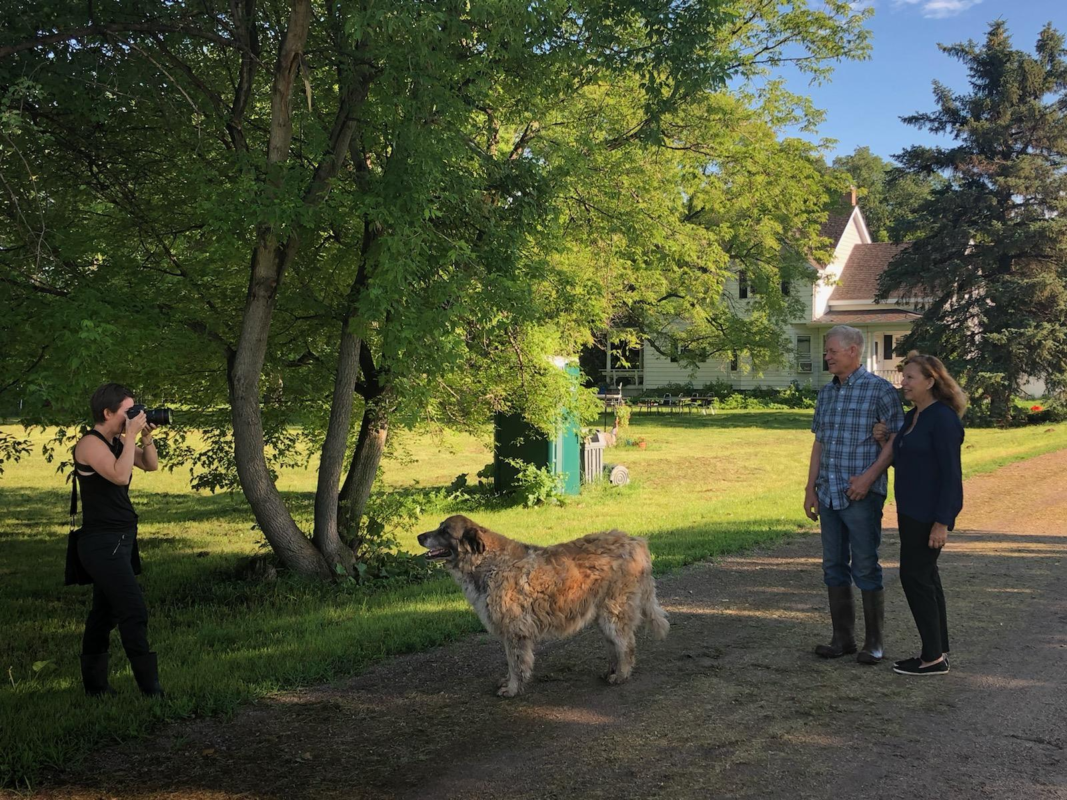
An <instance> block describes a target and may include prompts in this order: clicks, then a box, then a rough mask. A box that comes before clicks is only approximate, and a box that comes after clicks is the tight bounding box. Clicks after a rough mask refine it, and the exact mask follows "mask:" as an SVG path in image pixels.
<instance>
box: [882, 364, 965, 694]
mask: <svg viewBox="0 0 1067 800" xmlns="http://www.w3.org/2000/svg"><path fill="white" fill-rule="evenodd" d="M901 386H902V388H903V391H904V398H905V399H906V400H910V401H911V402H912V403H913V404H914V408H912V409H911V410H910V411H909V412H908V413H907V414H906V415H905V417H904V427H903V428H901V429H900V433H899V434H897V436H896V438H895V439H894V440H893V466H894V469H895V476H896V482H895V493H896V502H897V524H898V527H899V529H900V583H901V586H902V587H903V588H904V594H905V596H906V597H907V598H908V605H909V606H910V608H911V613H912V616H913V617H914V618H915V625H916V627H918V629H919V636H920V637H921V638H922V653H921V654H920V655H919V656H917V657H915V658H908V659H904V660H903V661H898V662H896V663H895V664H894V665H893V671H894V672H897V673H900V674H901V675H943V674H944V673H946V672H948V660H947V658H946V655H947V654H948V650H949V647H948V621H947V616H946V613H945V592H944V591H943V590H942V588H941V575H940V574H939V573H938V570H937V558H938V556H939V555H940V554H941V548H942V547H944V546H945V542H946V540H947V539H948V532H949V531H950V530H952V529H953V528H954V527H955V524H956V516H957V515H958V514H959V513H960V510H961V509H962V508H963V473H962V470H961V468H960V448H961V447H962V445H963V424H962V423H961V422H960V417H961V416H962V415H963V411H964V409H965V408H966V407H967V398H966V395H964V393H963V390H962V389H960V387H959V384H957V383H956V381H954V380H953V379H952V376H951V375H949V374H948V371H947V370H946V369H945V365H944V364H942V363H941V361H940V359H938V358H936V357H934V356H924V355H920V354H919V353H916V352H911V353H909V354H908V357H907V358H906V359H905V361H904V374H903V379H902V381H901Z"/></svg>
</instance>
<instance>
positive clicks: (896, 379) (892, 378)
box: [874, 369, 901, 389]
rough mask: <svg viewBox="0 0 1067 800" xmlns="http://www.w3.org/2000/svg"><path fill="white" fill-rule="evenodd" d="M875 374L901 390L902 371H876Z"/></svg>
mask: <svg viewBox="0 0 1067 800" xmlns="http://www.w3.org/2000/svg"><path fill="white" fill-rule="evenodd" d="M874 374H875V375H877V376H878V377H879V378H885V379H886V380H887V381H889V382H890V383H891V384H893V385H894V386H896V387H897V388H898V389H899V388H900V376H901V373H900V370H899V369H876V370H875V371H874Z"/></svg>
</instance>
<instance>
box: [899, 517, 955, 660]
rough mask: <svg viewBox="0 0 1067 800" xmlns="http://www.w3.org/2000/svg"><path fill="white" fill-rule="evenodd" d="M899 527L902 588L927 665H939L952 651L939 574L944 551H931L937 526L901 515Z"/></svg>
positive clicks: (943, 593)
mask: <svg viewBox="0 0 1067 800" xmlns="http://www.w3.org/2000/svg"><path fill="white" fill-rule="evenodd" d="M897 526H898V527H899V528H900V585H901V586H902V587H903V589H904V596H905V597H907V598H908V606H909V607H910V608H911V615H912V616H913V617H914V618H915V626H916V627H917V628H918V629H919V636H920V637H921V638H922V643H923V650H922V658H923V661H936V660H937V659H939V658H941V654H942V653H947V652H948V649H949V648H948V615H947V614H946V613H945V592H944V590H943V589H942V588H941V574H940V573H939V572H938V570H937V557H938V556H939V555H941V549H940V548H938V549H937V550H932V549H931V548H930V531H931V530H932V529H933V527H934V524H933V523H932V522H919V521H918V520H916V519H912V518H911V517H909V516H906V515H904V514H898V515H897Z"/></svg>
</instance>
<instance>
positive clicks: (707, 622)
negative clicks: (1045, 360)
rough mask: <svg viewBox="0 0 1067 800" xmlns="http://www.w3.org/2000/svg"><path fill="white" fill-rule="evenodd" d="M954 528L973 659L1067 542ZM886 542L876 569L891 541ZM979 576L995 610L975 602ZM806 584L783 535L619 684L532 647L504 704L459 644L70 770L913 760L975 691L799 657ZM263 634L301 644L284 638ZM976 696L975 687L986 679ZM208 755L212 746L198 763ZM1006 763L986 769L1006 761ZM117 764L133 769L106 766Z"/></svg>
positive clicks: (811, 624) (303, 777)
mask: <svg viewBox="0 0 1067 800" xmlns="http://www.w3.org/2000/svg"><path fill="white" fill-rule="evenodd" d="M761 524H763V523H761V522H759V521H752V523H751V526H750V527H751V528H752V529H753V530H755V529H758V528H759V527H760V525H761ZM727 533H728V531H726V530H725V529H724V526H714V527H712V528H709V527H708V526H694V527H692V528H689V529H685V530H681V531H678V530H673V531H669V532H668V531H663V532H661V533H656V534H653V535H652V537H651V540H652V542H653V547H654V549H657V550H658V552H659V553H660V554H661V555H662V557H664V558H667V557H669V556H670V548H669V547H668V542H667V541H666V537H667V536H668V535H678V536H680V537H681V538H682V539H683V540H685V541H693V542H704V543H705V545H707V544H708V537H712V540H713V541H717V540H718V539H716V537H720V538H721V537H724V536H726V534H727ZM957 539H958V541H959V545H960V549H959V551H958V552H957V553H946V556H947V558H945V559H944V561H945V562H946V577H947V578H951V579H952V581H953V582H952V583H951V584H947V585H946V588H947V589H948V590H949V592H950V599H951V602H952V610H953V611H957V610H958V611H959V612H961V613H959V615H958V617H957V619H958V620H959V622H958V623H957V627H958V628H959V634H958V638H957V642H958V643H959V645H960V648H959V649H960V650H961V651H962V652H964V654H965V655H964V659H966V658H968V657H969V658H970V659H972V662H973V660H975V659H977V658H978V655H979V651H980V650H981V649H982V648H986V649H987V650H989V651H995V650H996V647H997V646H998V642H999V641H1000V640H1002V639H1006V640H1010V639H1011V638H1012V637H1013V636H1015V633H1014V632H1013V625H1012V622H1013V620H1018V619H1021V617H1020V616H1019V615H1020V614H1030V613H1038V612H1040V611H1041V609H1039V608H1037V607H1036V606H1035V605H1034V601H1032V600H1030V592H1031V591H1032V590H1033V587H1034V580H1033V576H1034V575H1035V572H1036V573H1040V574H1043V575H1048V574H1051V572H1052V571H1053V570H1054V569H1055V564H1056V563H1057V561H1058V560H1060V559H1061V558H1062V557H1063V555H1065V554H1067V539H1065V538H1064V537H1049V536H1037V535H1035V536H1025V535H1024V536H1014V535H1012V536H1004V535H1002V534H995V533H980V534H972V533H960V534H958V535H957ZM1020 545H1025V547H1020ZM885 547H886V551H887V552H886V554H885V555H886V560H887V562H888V561H892V559H893V557H894V556H895V537H887V541H886V545H885ZM991 581H992V582H993V584H991V583H990V582H991ZM990 585H995V586H996V587H997V588H998V590H999V591H1000V592H1001V593H1002V594H1003V595H1004V597H1005V598H1006V600H1005V602H1004V603H1003V604H999V605H991V604H990V603H989V602H988V591H987V590H988V588H989V587H990ZM822 588H823V587H822V584H821V572H820V568H819V558H818V545H817V542H815V541H813V537H809V538H797V539H793V540H792V541H791V542H789V543H788V544H786V545H784V546H783V547H781V548H779V549H774V550H764V549H761V550H759V551H756V552H749V553H744V554H741V555H737V556H735V557H733V558H730V559H729V560H727V561H724V562H722V563H720V564H717V565H714V566H701V567H696V568H694V569H692V570H688V571H685V572H682V573H679V574H677V575H675V576H672V577H670V578H666V579H663V580H661V581H660V589H659V594H660V599H661V602H662V603H663V605H664V606H665V607H666V608H667V611H668V613H669V615H670V617H671V622H672V630H671V633H670V635H669V636H668V638H667V639H666V640H665V641H664V642H651V641H650V640H649V639H648V638H647V637H646V636H644V635H642V636H641V637H640V638H639V641H638V668H637V671H636V673H635V676H634V680H633V681H632V682H631V683H630V684H628V685H626V686H623V687H615V688H613V687H608V686H606V685H605V684H604V683H603V682H602V681H601V680H600V679H599V678H598V677H597V675H598V673H599V672H601V671H602V670H603V668H604V663H605V656H604V648H603V645H602V643H601V641H600V636H599V634H598V633H597V632H596V631H591V632H589V633H586V634H582V635H580V636H578V637H576V638H575V639H573V640H570V641H568V642H562V643H555V644H549V645H545V646H543V647H541V648H540V649H539V652H538V663H537V666H536V668H535V680H534V682H533V683H532V685H531V686H530V687H529V689H528V691H527V693H526V694H525V695H523V696H522V697H520V698H517V699H515V700H512V701H501V700H499V699H497V698H496V697H494V696H493V690H494V688H495V678H496V677H497V676H498V675H499V674H500V673H502V672H503V670H504V658H503V654H502V649H501V647H500V645H499V644H498V643H497V642H495V641H492V640H489V639H487V638H486V637H468V638H465V639H464V640H463V641H462V642H459V643H457V644H456V645H454V646H451V647H449V648H447V649H438V650H433V651H429V652H423V653H418V654H415V655H411V656H408V657H405V658H400V659H393V660H390V661H388V662H387V663H385V664H381V665H379V666H376V667H373V668H371V669H370V670H368V671H367V672H366V673H365V674H363V675H362V676H360V677H358V678H355V679H352V680H350V681H347V682H345V683H344V684H341V685H337V686H332V687H320V688H317V689H313V690H309V691H304V692H300V693H295V694H288V695H283V696H281V697H278V698H275V699H271V700H266V701H264V702H261V703H259V704H257V705H256V706H255V707H254V708H250V709H248V710H246V711H244V712H242V713H241V714H239V715H237V717H236V718H235V719H234V720H233V721H232V722H226V721H220V720H214V721H212V720H206V721H200V722H195V723H191V724H185V725H182V726H180V727H179V728H176V729H171V730H169V731H168V732H167V733H165V734H164V735H163V736H162V737H159V738H156V739H153V740H151V741H149V742H146V743H143V744H128V745H124V746H123V747H122V748H117V749H114V750H111V751H109V752H107V753H104V754H101V755H100V756H99V757H98V758H96V759H94V761H95V763H96V764H97V765H98V768H97V769H96V770H94V772H93V773H92V774H82V775H71V776H68V777H67V779H66V780H67V781H69V782H71V783H72V785H73V786H74V787H76V794H75V796H77V797H80V796H86V797H88V796H92V792H96V791H98V790H99V789H100V788H106V789H108V790H109V791H111V792H113V793H121V791H122V790H123V789H124V788H134V789H136V791H137V792H138V793H150V792H151V791H153V790H159V791H172V792H173V791H175V790H178V791H183V792H185V793H186V794H187V795H188V796H191V795H195V794H196V793H199V792H204V793H211V796H213V797H218V796H223V797H226V796H231V795H239V794H240V795H245V794H247V793H254V794H255V795H256V796H261V797H279V798H280V797H286V798H305V797H307V798H311V797H317V798H318V797H342V796H344V797H353V796H355V797H412V798H414V797H419V798H435V797H442V798H443V797H460V796H462V797H471V798H474V797H490V796H509V797H516V798H533V797H545V796H557V795H558V796H567V797H581V796H601V795H602V794H603V789H604V787H612V792H613V793H614V796H632V797H642V796H653V795H657V794H658V795H661V796H677V797H690V796H694V797H695V796H743V797H749V796H752V797H755V796H761V797H775V798H778V797H794V796H821V795H818V794H817V792H818V790H819V789H820V788H822V789H823V791H825V784H824V781H825V775H826V770H827V769H828V768H832V767H833V766H834V765H835V764H838V763H840V762H841V760H842V759H844V760H846V761H847V763H848V764H849V765H851V766H853V767H856V769H858V770H859V769H860V766H862V765H858V764H857V763H856V760H857V759H861V760H862V759H864V758H868V757H869V758H871V759H873V760H874V762H873V763H874V765H875V766H876V765H877V763H879V762H883V761H884V760H885V759H888V761H885V763H898V761H897V759H900V758H904V759H905V760H907V759H908V758H910V757H913V756H914V754H915V752H916V748H918V750H920V751H921V750H922V749H923V748H925V747H927V746H928V745H927V743H925V742H919V743H917V744H916V743H915V741H913V739H914V737H911V738H909V737H908V736H906V735H904V734H905V733H906V732H907V731H908V730H910V729H911V727H910V726H912V725H913V724H916V723H917V722H921V721H922V720H923V719H929V720H932V721H933V722H934V723H936V722H937V720H938V715H942V714H946V713H951V712H952V709H953V708H954V707H957V706H959V707H963V706H965V705H966V704H965V703H962V704H961V703H960V702H959V701H960V700H961V698H968V697H969V698H970V699H971V700H975V699H976V697H972V695H974V694H975V693H976V692H978V691H979V689H974V690H973V691H972V689H971V687H970V684H968V683H966V682H962V683H961V682H955V683H952V682H950V683H940V684H936V685H933V684H922V682H920V685H915V683H914V682H912V683H908V682H906V681H902V680H901V679H899V678H896V677H895V676H893V675H892V674H891V673H890V672H889V671H888V670H887V669H864V668H859V667H857V666H856V665H855V664H854V663H852V662H850V661H848V662H847V663H846V660H842V661H841V662H825V661H820V660H818V659H816V658H814V656H812V654H811V646H812V644H813V643H814V642H816V641H821V640H822V638H824V637H825V636H826V635H827V634H828V627H829V626H828V622H827V614H826V611H825V608H824V605H825V597H824V594H823V591H822ZM1016 591H1019V592H1025V596H1023V595H1018V594H1014V592H1016ZM1013 597H1017V598H1019V599H1018V600H1017V601H1015V605H1011V604H1010V602H1009V601H1011V599H1012V598H1013ZM972 607H973V608H974V609H975V611H974V613H967V614H964V613H962V612H963V611H964V609H970V608H972ZM886 618H887V626H888V627H887V642H889V643H890V646H891V647H895V648H896V649H895V650H894V651H892V652H899V651H900V650H901V649H902V648H904V647H906V646H907V644H910V643H911V642H912V641H913V640H914V639H915V635H914V631H913V630H912V628H911V620H910V616H909V615H908V612H907V608H906V604H905V602H904V599H903V597H902V595H901V592H900V589H899V586H898V585H897V582H896V574H895V570H894V569H887V616H886ZM905 643H906V644H905ZM1053 644H1054V643H1053ZM1053 644H1049V647H1052V646H1053ZM277 646H278V647H279V648H289V649H288V651H287V656H286V657H287V658H289V657H293V658H299V654H298V652H296V651H293V650H292V648H291V646H290V645H288V644H286V643H285V642H279V643H278V645H277ZM1050 652H1051V651H1050ZM233 663H234V665H235V669H236V670H239V671H246V670H253V669H254V668H255V666H256V662H255V660H254V658H253V659H252V660H251V661H249V660H247V659H246V657H245V656H243V655H242V656H238V657H237V658H236V659H234V660H233ZM964 663H965V665H964V667H963V669H964V670H966V668H967V667H966V661H965V662H964ZM1006 669H1010V665H1006ZM1005 686H1006V689H1005V691H1006V690H1008V689H1011V690H1012V691H1018V689H1013V688H1012V685H1011V684H1005ZM981 691H982V692H985V693H986V694H985V695H984V696H989V692H990V689H989V688H988V687H987V686H986V687H981ZM967 692H971V694H967ZM993 699H995V698H993ZM948 722H949V723H951V719H950V720H948ZM950 729H952V730H958V728H957V727H952V726H951V725H950ZM856 731H859V732H860V733H861V735H862V737H863V742H864V747H863V748H862V751H857V740H856V739H855V736H854V734H855V732H856ZM296 742H299V743H301V747H299V748H294V743H296ZM303 743H308V744H307V745H306V748H305V746H304V744H303ZM909 748H910V749H909ZM205 749H210V750H211V752H212V753H213V754H214V755H213V756H212V757H211V758H205V757H203V756H202V755H201V753H202V752H204V750H205ZM305 749H306V750H308V751H309V752H310V753H311V757H310V758H304V757H303V755H302V751H303V750H305ZM868 753H869V755H865V754H868ZM909 753H911V754H912V756H909V755H908V754H909ZM1002 758H1003V761H1002V762H1001V763H1000V768H1001V769H1002V770H1009V771H1010V770H1011V769H1012V763H1011V762H1010V759H1009V757H1008V756H1003V757H1002ZM935 760H936V759H935ZM908 763H910V761H909V762H908ZM564 764H565V765H566V768H565V769H561V768H560V765H564ZM132 765H136V766H137V770H131V769H130V767H131V766H132ZM963 766H964V768H969V767H967V766H966V764H964V765H963ZM863 768H864V769H868V770H869V769H870V768H871V765H870V764H867V766H865V767H863ZM950 768H951V764H944V763H943V764H940V765H939V766H938V769H950ZM115 769H121V770H124V771H125V772H126V774H127V775H128V776H130V777H126V778H111V779H109V778H108V777H106V776H107V775H108V774H109V772H111V771H112V770H115ZM860 771H862V770H860ZM871 774H872V775H873V774H877V775H881V774H882V773H881V772H880V771H877V770H876V771H875V772H872V773H871ZM133 775H136V777H132V776H133ZM353 775H357V776H358V779H356V780H355V782H352V781H351V780H350V778H351V776H353ZM905 777H907V778H908V779H914V778H916V776H915V775H907V776H905ZM931 777H932V776H931ZM963 777H966V776H963ZM1020 785H1022V784H1020ZM620 787H623V788H620ZM1029 788H1031V789H1034V790H1035V792H1036V788H1037V787H1036V786H1030V787H1029ZM805 791H808V792H809V794H805V793H804V792H805ZM82 793H83V794H82ZM1023 794H1024V795H1025V794H1027V793H1026V792H1024V793H1023ZM857 796H875V795H873V794H869V795H862V794H861V795H857ZM961 796H962V795H961Z"/></svg>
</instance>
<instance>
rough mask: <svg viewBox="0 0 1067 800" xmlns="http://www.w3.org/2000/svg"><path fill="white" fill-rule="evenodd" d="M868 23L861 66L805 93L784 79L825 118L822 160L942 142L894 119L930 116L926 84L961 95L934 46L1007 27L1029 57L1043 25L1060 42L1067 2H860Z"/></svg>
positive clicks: (948, 61)
mask: <svg viewBox="0 0 1067 800" xmlns="http://www.w3.org/2000/svg"><path fill="white" fill-rule="evenodd" d="M866 5H868V6H873V8H874V16H873V17H872V18H871V19H870V20H868V22H867V27H868V28H869V29H870V31H871V33H872V47H873V50H872V53H871V57H870V59H869V60H868V61H849V62H842V63H841V64H839V65H838V66H837V69H836V70H835V71H834V74H833V76H832V77H831V79H830V81H829V82H828V83H825V84H823V85H815V86H805V83H806V80H807V78H806V77H805V76H800V75H799V73H797V74H794V75H786V76H785V77H786V78H787V79H788V80H789V86H790V88H791V89H792V90H793V91H795V92H797V93H799V94H807V95H808V96H810V97H811V98H812V99H813V100H814V102H815V105H816V107H818V108H821V109H823V110H824V111H825V112H826V119H825V121H824V122H823V123H822V125H821V126H820V127H819V131H818V134H819V136H820V137H825V138H830V139H836V140H837V144H836V145H835V146H834V147H833V148H832V149H831V151H830V152H829V153H828V157H829V159H830V160H832V159H833V157H834V156H837V155H844V154H847V153H851V152H852V151H853V150H855V149H856V148H857V147H860V146H863V145H866V146H868V147H870V148H871V150H872V151H873V152H874V153H876V154H877V155H880V156H882V157H883V158H890V157H891V156H892V155H893V154H895V153H899V152H900V151H901V150H903V149H904V148H905V147H907V146H908V145H912V144H934V143H942V144H945V143H947V142H948V140H947V139H945V138H942V137H935V136H933V135H932V134H929V133H927V132H925V131H921V130H919V129H917V128H913V127H910V126H907V125H905V124H904V123H903V122H901V121H900V117H901V116H903V115H905V114H913V113H915V112H917V111H931V110H933V108H934V101H933V94H932V92H931V82H932V81H933V80H935V79H936V80H939V81H941V82H942V83H944V84H947V85H948V86H949V87H950V88H952V89H954V90H957V91H962V90H966V88H967V73H966V70H965V69H964V67H963V65H962V64H960V62H958V61H956V60H955V59H952V58H949V57H948V56H946V55H945V54H944V53H942V52H941V51H940V50H938V49H937V45H938V44H939V43H941V44H955V43H957V42H964V41H967V40H968V39H974V40H975V41H979V42H980V41H982V40H983V39H984V38H985V35H986V31H987V29H988V26H989V23H990V22H992V21H993V20H996V19H1003V20H1005V21H1006V22H1007V25H1008V32H1009V34H1010V35H1011V37H1012V44H1013V46H1014V47H1016V48H1018V49H1020V50H1023V49H1024V50H1027V51H1029V52H1033V49H1034V44H1035V43H1036V42H1037V35H1038V33H1039V32H1040V30H1041V28H1042V27H1043V26H1044V25H1045V23H1046V22H1051V23H1052V24H1053V25H1054V26H1055V27H1056V28H1057V29H1058V30H1059V31H1060V32H1061V33H1063V34H1065V35H1067V0H873V2H871V0H867V2H866Z"/></svg>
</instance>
